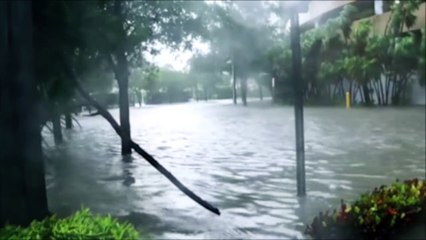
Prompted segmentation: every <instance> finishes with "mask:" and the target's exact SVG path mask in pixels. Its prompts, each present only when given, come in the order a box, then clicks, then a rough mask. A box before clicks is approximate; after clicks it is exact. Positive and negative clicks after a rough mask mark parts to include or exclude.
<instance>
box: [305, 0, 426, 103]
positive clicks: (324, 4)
mask: <svg viewBox="0 0 426 240" xmlns="http://www.w3.org/2000/svg"><path fill="white" fill-rule="evenodd" d="M399 1H407V0H399ZM399 1H398V0H369V1H366V0H347V1H343V0H338V1H319V0H317V1H315V0H314V1H311V2H310V3H309V8H308V12H307V13H303V14H300V25H301V29H302V31H306V30H309V29H312V28H315V27H318V26H320V25H322V24H324V23H325V22H326V21H327V20H329V19H331V18H336V17H338V16H339V14H340V12H341V11H342V10H343V8H344V7H345V6H346V5H348V4H350V5H352V6H355V7H356V8H357V9H358V13H357V15H356V16H355V21H354V23H353V26H356V25H357V24H359V22H360V21H363V20H370V21H371V22H372V25H373V31H374V33H375V34H384V32H385V28H386V24H387V22H388V20H389V18H390V16H391V12H390V6H391V5H392V4H393V3H398V2H399ZM416 16H417V18H416V22H415V23H414V26H413V27H412V28H410V29H409V30H410V31H418V30H420V29H423V28H425V26H426V19H425V16H426V3H423V4H421V6H420V7H419V9H418V10H417V11H416ZM404 30H405V31H408V29H406V28H405V29H404ZM415 78H416V79H414V81H413V84H412V89H411V102H412V104H415V105H425V104H426V93H425V92H426V89H425V88H424V87H421V86H420V85H419V84H418V81H417V80H418V79H417V77H415Z"/></svg>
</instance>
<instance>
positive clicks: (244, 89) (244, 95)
mask: <svg viewBox="0 0 426 240" xmlns="http://www.w3.org/2000/svg"><path fill="white" fill-rule="evenodd" d="M241 101H243V105H244V106H247V79H246V78H245V77H242V78H241Z"/></svg>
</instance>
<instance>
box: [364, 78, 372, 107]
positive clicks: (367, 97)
mask: <svg viewBox="0 0 426 240" xmlns="http://www.w3.org/2000/svg"><path fill="white" fill-rule="evenodd" d="M362 91H363V93H364V94H363V95H364V102H365V104H367V105H371V99H370V89H369V88H368V85H367V84H366V83H365V84H362Z"/></svg>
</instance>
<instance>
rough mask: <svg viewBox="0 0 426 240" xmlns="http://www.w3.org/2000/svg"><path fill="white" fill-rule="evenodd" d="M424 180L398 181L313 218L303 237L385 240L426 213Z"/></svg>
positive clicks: (425, 182)
mask: <svg viewBox="0 0 426 240" xmlns="http://www.w3.org/2000/svg"><path fill="white" fill-rule="evenodd" d="M425 209H426V180H418V179H413V180H408V181H405V182H399V181H398V180H397V181H396V182H395V183H393V184H392V185H391V186H389V187H386V186H381V187H380V188H375V189H374V190H373V191H372V192H371V193H366V194H362V195H361V197H360V198H359V199H358V200H357V201H355V202H354V203H353V204H352V206H350V205H349V204H346V203H345V202H344V201H343V200H342V202H341V206H340V209H339V211H337V210H334V211H333V213H329V212H328V211H327V212H326V213H325V214H323V213H322V212H320V214H319V216H317V217H315V218H314V220H313V222H312V224H311V225H310V226H307V229H306V233H307V234H309V235H311V236H312V237H313V238H315V239H331V238H342V237H345V238H357V239H362V238H364V239H386V238H388V237H389V236H390V235H391V234H394V233H395V231H396V230H398V229H402V228H403V227H405V226H407V225H409V224H410V223H411V222H413V220H415V219H416V218H418V217H419V216H421V214H424V213H425V212H426V211H425Z"/></svg>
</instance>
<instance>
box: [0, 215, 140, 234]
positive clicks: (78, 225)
mask: <svg viewBox="0 0 426 240" xmlns="http://www.w3.org/2000/svg"><path fill="white" fill-rule="evenodd" d="M0 239H19V240H27V239H28V240H30V239H31V240H33V239H40V240H42V239H43V240H45V239H52V240H56V239H81V240H83V239H100V240H104V239H126V240H127V239H129V240H132V239H135V240H136V239H139V233H138V232H137V231H136V230H135V228H134V227H133V226H132V225H131V224H129V223H119V222H118V221H117V220H116V219H114V218H112V217H111V216H110V215H108V216H99V215H94V214H92V213H91V212H90V210H89V209H87V208H82V209H81V210H80V211H78V212H76V213H75V214H73V215H72V216H70V217H67V218H63V219H59V218H58V217H57V216H55V215H53V216H52V217H49V218H46V219H44V220H42V221H33V222H32V223H31V224H30V226H28V227H27V228H22V227H19V226H12V225H7V226H5V227H4V228H2V229H0Z"/></svg>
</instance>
